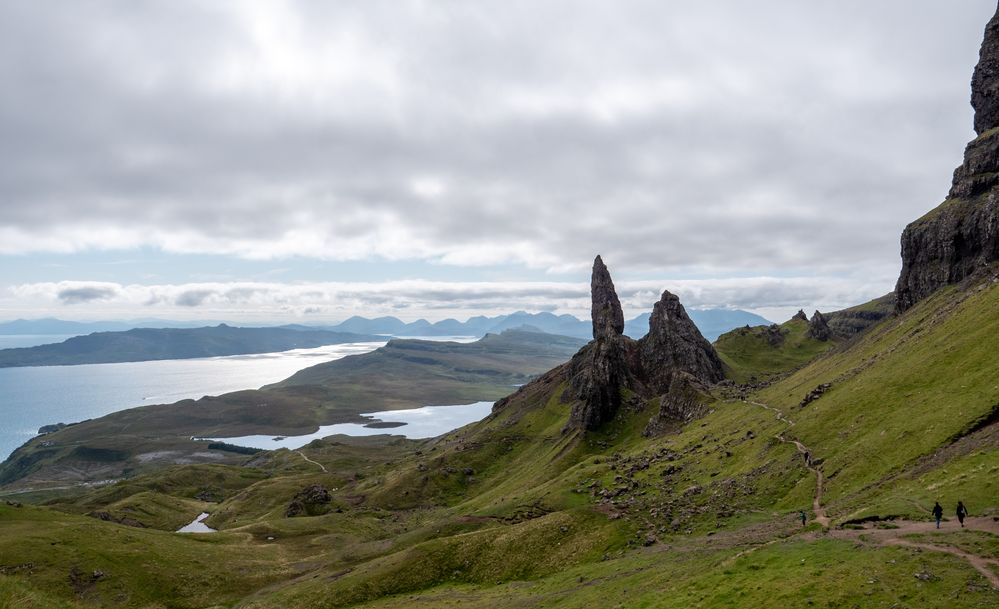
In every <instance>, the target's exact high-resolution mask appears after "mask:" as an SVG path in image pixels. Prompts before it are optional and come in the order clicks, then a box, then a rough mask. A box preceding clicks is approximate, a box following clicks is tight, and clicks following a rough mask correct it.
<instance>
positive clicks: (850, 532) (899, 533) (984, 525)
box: [827, 518, 999, 590]
mask: <svg viewBox="0 0 999 609" xmlns="http://www.w3.org/2000/svg"><path fill="white" fill-rule="evenodd" d="M964 524H965V527H964V528H965V529H968V530H971V531H983V532H986V533H991V534H993V535H999V522H996V521H995V520H993V519H991V518H968V519H966V520H965V521H964ZM892 526H893V527H895V528H891V529H881V528H877V527H876V526H868V527H865V528H863V529H833V530H830V531H828V533H827V535H828V536H829V537H832V538H834V539H852V540H858V541H862V542H870V543H874V544H876V545H879V546H902V547H906V548H918V549H920V550H925V551H927V552H943V553H945V554H951V555H953V556H957V557H959V558H962V559H964V560H965V561H967V562H968V564H970V565H971V566H972V567H974V568H975V570H976V571H978V572H979V573H981V574H982V576H983V577H985V579H987V580H988V581H989V583H990V584H992V587H993V588H995V589H997V590H999V574H997V573H996V572H995V571H994V570H993V569H992V568H990V567H999V557H986V556H978V555H977V554H972V553H971V552H968V551H966V550H962V549H961V548H957V547H954V546H952V545H949V544H947V543H944V540H940V541H939V542H937V541H936V540H929V541H927V542H923V541H914V540H910V539H904V537H905V536H907V535H915V534H929V535H931V536H932V535H933V534H935V533H938V532H940V533H944V532H953V531H960V530H961V529H960V528H958V527H957V526H956V525H955V524H953V523H946V524H945V525H944V526H943V528H941V529H939V530H938V529H937V528H936V524H935V523H933V522H915V521H911V520H895V521H892Z"/></svg>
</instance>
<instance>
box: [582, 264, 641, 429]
mask: <svg viewBox="0 0 999 609" xmlns="http://www.w3.org/2000/svg"><path fill="white" fill-rule="evenodd" d="M590 298H591V300H592V304H591V313H592V315H593V341H592V342H591V343H590V344H588V345H586V346H585V347H583V348H582V349H581V350H580V351H579V353H577V354H576V355H575V356H573V358H572V360H571V361H570V362H569V384H570V386H571V387H572V391H573V393H574V396H575V398H576V399H577V400H578V401H577V403H576V404H575V406H573V408H572V412H571V413H570V414H569V422H568V427H575V428H578V429H596V428H597V427H599V426H601V425H603V424H604V423H606V422H607V421H609V420H611V419H612V418H614V415H615V414H617V411H618V408H620V406H621V390H622V389H624V388H625V387H627V386H629V385H630V384H631V380H632V378H631V377H632V375H631V368H632V366H630V365H629V363H628V360H629V359H632V357H631V355H632V353H633V352H634V351H635V348H634V344H635V343H634V341H633V340H631V339H630V338H628V337H627V336H624V335H623V333H624V312H623V311H622V310H621V301H620V300H619V299H618V297H617V292H616V291H615V290H614V282H613V281H612V280H611V276H610V272H609V271H608V270H607V267H606V266H605V265H604V261H603V260H601V258H600V256H597V257H596V259H595V260H594V261H593V274H592V275H591V278H590Z"/></svg>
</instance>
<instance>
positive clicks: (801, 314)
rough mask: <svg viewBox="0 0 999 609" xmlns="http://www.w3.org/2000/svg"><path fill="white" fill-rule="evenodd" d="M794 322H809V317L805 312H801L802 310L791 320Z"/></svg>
mask: <svg viewBox="0 0 999 609" xmlns="http://www.w3.org/2000/svg"><path fill="white" fill-rule="evenodd" d="M794 320H798V321H808V316H807V315H805V312H804V311H803V310H801V309H798V312H797V313H795V314H794V317H792V318H791V321H794Z"/></svg>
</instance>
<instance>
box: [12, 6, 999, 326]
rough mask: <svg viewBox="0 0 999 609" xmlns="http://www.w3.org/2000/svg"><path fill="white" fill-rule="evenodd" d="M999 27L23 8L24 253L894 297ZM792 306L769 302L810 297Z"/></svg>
mask: <svg viewBox="0 0 999 609" xmlns="http://www.w3.org/2000/svg"><path fill="white" fill-rule="evenodd" d="M994 10H995V6H994V2H991V1H987V0H974V1H971V0H969V1H968V2H963V3H961V5H960V7H956V6H954V5H952V4H951V3H940V2H931V1H929V0H924V1H921V2H915V3H914V2H912V1H903V0H886V1H884V2H879V3H875V4H872V3H869V2H861V1H860V0H845V1H843V2H838V3H821V4H816V3H806V2H797V1H793V0H768V1H763V2H752V3H748V2H739V1H736V0H728V1H720V2H713V3H668V2H659V1H654V0H627V1H624V2H619V3H605V2H576V1H568V0H547V1H545V2H533V1H531V2H529V1H527V0H512V1H505V2H502V3H500V2H489V1H482V2H458V3H424V2H397V1H395V0H391V1H390V0H385V1H380V0H364V1H356V2H355V1H346V2H337V3H324V2H308V1H305V0H301V1H291V0H288V1H281V2H261V3H246V2H241V1H236V0H232V1H230V2H220V3H212V4H205V3H200V2H193V1H190V0H180V1H175V0H171V1H162V2H148V3H141V4H135V3H130V4H127V5H123V4H118V3H105V4H101V3H99V4H96V5H94V4H86V5H81V4H78V3H71V2H67V3H61V4H59V5H58V6H57V7H55V8H54V7H53V6H52V5H50V4H48V3H46V4H45V5H42V4H39V3H5V4H3V5H2V6H0V88H2V90H3V91H4V95H2V96H0V133H3V134H4V137H3V138H0V254H8V255H15V254H28V255H30V254H32V253H46V252H62V253H73V252H81V251H89V250H123V249H137V248H143V247H149V248H154V249H158V250H162V251H164V252H168V253H204V254H219V255H224V256H233V257H239V258H244V259H249V260H257V261H266V260H274V259H284V258H314V259H319V260H335V261H356V260H365V261H369V260H374V261H389V262H399V261H414V260H417V261H424V262H426V261H429V262H432V263H436V264H444V265H454V266H462V267H481V266H485V265H523V266H527V267H530V268H533V269H545V270H548V271H551V272H552V273H561V272H565V271H578V270H579V269H580V267H585V266H586V263H588V261H589V260H590V259H591V257H592V255H593V254H594V253H595V252H600V253H602V254H604V255H605V256H607V257H608V258H609V259H613V260H614V261H615V262H616V264H618V265H620V266H621V267H622V268H628V269H632V270H633V272H635V273H640V274H642V275H643V276H678V277H680V276H682V277H715V278H717V277H745V276H763V275H774V276H785V275H788V276H798V277H806V276H810V275H814V276H817V277H821V278H824V279H816V280H814V281H815V283H816V284H819V283H825V284H826V285H830V284H836V285H839V284H840V283H841V282H845V283H843V286H844V287H843V288H842V289H843V290H846V291H850V292H852V293H857V294H861V293H862V294H870V293H871V292H872V291H877V292H884V291H887V290H888V289H890V288H891V283H892V281H891V276H892V275H893V274H894V272H895V271H897V266H898V235H899V233H900V231H901V229H902V227H903V226H904V225H905V224H906V223H907V222H909V221H911V220H913V219H915V218H916V217H918V216H919V215H921V214H922V213H923V212H924V211H926V210H928V209H930V208H931V207H933V206H934V205H935V204H936V203H937V202H938V201H939V200H941V199H942V198H943V196H944V193H945V192H946V189H947V185H948V181H949V177H950V173H951V170H952V168H953V167H954V166H955V165H956V164H957V163H958V162H959V159H960V154H961V150H962V148H963V145H964V143H965V141H966V140H967V139H969V138H970V135H971V130H970V124H971V121H970V109H969V108H968V104H967V99H968V85H967V83H968V80H969V77H970V74H971V70H972V67H973V64H974V62H975V61H976V59H977V47H978V44H979V40H980V36H981V31H982V28H983V26H984V24H985V22H986V20H987V18H988V16H989V15H990V14H991V13H992V12H993V11H994ZM858 15H863V18H862V19H861V18H858ZM903 17H904V18H903ZM580 261H583V262H582V263H581V262H580ZM860 268H864V269H867V271H866V272H864V273H860V272H858V270H857V269H860ZM68 276H72V275H68ZM868 276H875V277H877V278H878V281H880V284H879V286H880V287H878V288H877V289H876V290H872V289H871V288H870V287H869V282H868V281H867V280H866V279H864V278H865V277H868ZM712 281H713V280H712ZM738 281H740V282H743V283H740V284H739V285H740V286H743V287H746V288H747V289H755V288H753V287H752V285H750V284H746V283H745V281H744V280H738ZM803 281H806V282H807V281H812V280H803ZM712 285H713V286H715V287H713V288H711V289H712V290H718V289H721V288H719V287H718V286H719V285H721V284H719V283H718V282H717V281H715V282H714V283H712ZM780 285H781V286H787V285H792V284H790V283H788V282H787V281H783V280H782V283H781V284H780ZM122 289H126V290H127V289H128V286H122ZM164 289H166V288H164ZM690 289H691V290H694V289H695V288H694V287H691V288H690ZM698 289H701V288H698ZM703 289H707V288H703ZM773 289H774V290H776V291H775V292H774V293H773V295H772V297H766V295H763V296H761V297H760V298H758V299H757V298H755V297H754V298H752V299H751V300H753V301H754V302H756V301H757V300H759V301H766V302H767V303H769V304H770V305H774V303H776V302H778V301H783V300H787V299H786V298H784V296H783V295H782V294H783V293H782V292H781V291H780V286H775V287H774V288H773ZM802 289H804V288H802ZM282 290H283V289H282ZM281 293H286V292H285V291H281ZM712 293H716V292H712ZM187 294H188V296H187V297H185V298H181V299H180V300H181V301H182V302H183V303H187V304H188V305H190V306H189V307H188V308H189V309H199V310H201V309H203V308H205V307H207V306H209V305H211V306H230V304H231V303H229V301H228V300H227V299H226V298H224V297H222V296H219V295H218V293H217V292H211V293H208V294H204V295H201V294H200V293H196V292H188V293H187ZM816 294H818V292H816ZM833 296H835V295H826V294H825V293H824V292H823V293H822V297H823V298H833ZM115 298H118V297H115ZM178 298H179V296H178V295H176V294H171V295H170V297H168V298H165V299H164V300H161V301H157V302H171V303H175V304H176V303H177V302H178ZM704 298H705V300H706V301H707V300H718V301H719V302H720V301H722V300H724V299H719V298H718V297H716V296H704ZM808 298H809V297H805V296H802V297H800V298H798V300H802V299H805V300H807V299H808ZM838 298H839V297H838V296H836V298H833V300H829V302H840V301H841V300H843V299H838ZM747 299H749V298H748V297H746V296H741V295H736V294H732V295H731V298H730V299H728V300H724V302H727V303H736V302H741V301H744V300H747ZM837 299H838V300H837ZM112 300H114V299H112ZM139 301H140V302H145V300H144V299H143V298H140V300H139ZM856 301H857V299H851V300H850V301H849V302H850V303H852V302H856ZM476 302H477V304H476V306H479V305H480V304H482V303H478V301H476ZM821 302H825V301H821ZM104 304H107V302H105V303H104ZM397 304H398V305H399V306H417V305H418V303H416V302H415V301H410V300H405V299H403V300H400V301H398V303H397ZM438 304H442V305H446V304H447V303H444V302H441V303H438ZM536 304H537V306H541V303H536ZM844 304H848V303H844ZM81 306H83V305H81ZM158 306H165V305H158ZM269 306H270V305H269ZM274 306H281V305H279V304H277V303H274ZM288 306H292V305H288ZM295 306H299V305H295ZM301 306H306V307H313V306H316V307H326V309H324V310H332V311H338V310H341V309H339V308H337V307H341V306H345V305H341V304H337V303H336V302H332V303H322V304H319V305H313V304H311V303H303V304H302V305H301ZM435 306H436V305H435ZM558 306H568V305H567V304H564V303H562V304H559V305H558ZM774 306H776V305H774Z"/></svg>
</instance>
